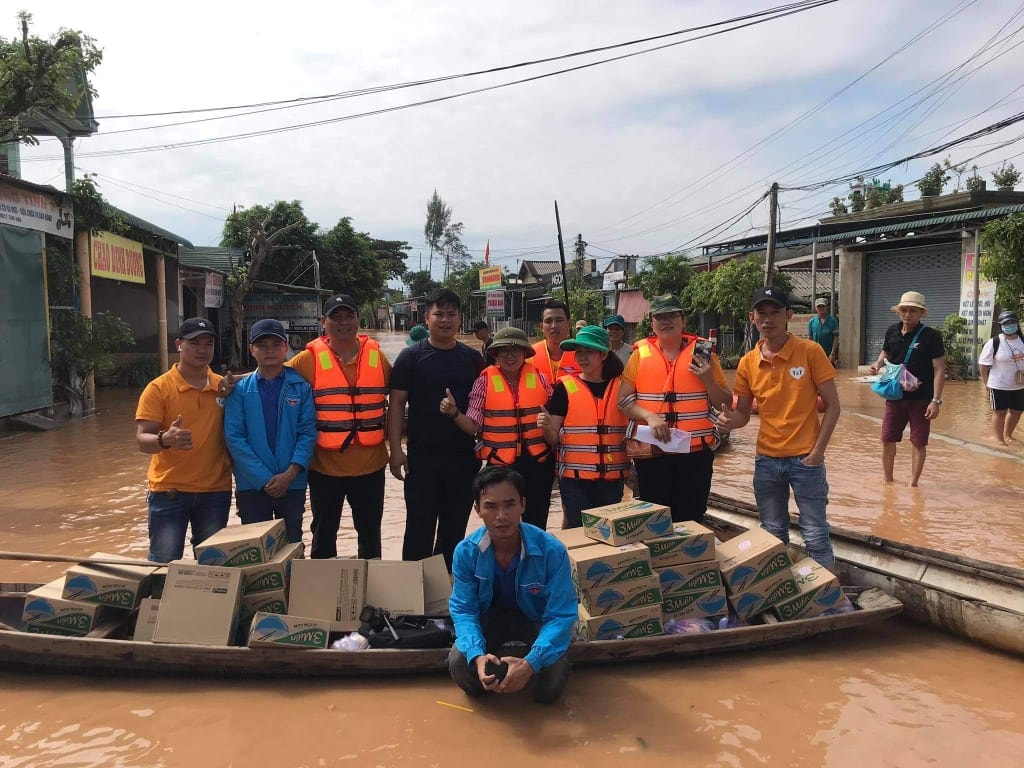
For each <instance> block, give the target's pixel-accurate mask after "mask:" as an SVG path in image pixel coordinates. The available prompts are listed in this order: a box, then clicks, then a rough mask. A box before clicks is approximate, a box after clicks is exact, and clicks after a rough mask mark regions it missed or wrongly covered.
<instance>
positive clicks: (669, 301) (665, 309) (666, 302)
mask: <svg viewBox="0 0 1024 768" xmlns="http://www.w3.org/2000/svg"><path fill="white" fill-rule="evenodd" d="M681 304H682V302H681V301H679V298H678V297H677V296H673V295H672V294H671V293H666V294H665V295H664V296H655V297H654V298H653V299H651V314H652V315H666V314H668V313H669V312H682V311H683V308H682V306H680V305H681Z"/></svg>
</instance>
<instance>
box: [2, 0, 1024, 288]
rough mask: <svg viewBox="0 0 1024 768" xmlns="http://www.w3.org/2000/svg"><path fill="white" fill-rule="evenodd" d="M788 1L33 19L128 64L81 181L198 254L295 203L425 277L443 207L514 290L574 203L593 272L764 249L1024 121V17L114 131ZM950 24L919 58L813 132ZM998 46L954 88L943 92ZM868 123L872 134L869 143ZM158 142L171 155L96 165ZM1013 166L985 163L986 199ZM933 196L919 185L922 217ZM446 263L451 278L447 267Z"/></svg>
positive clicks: (536, 54)
mask: <svg viewBox="0 0 1024 768" xmlns="http://www.w3.org/2000/svg"><path fill="white" fill-rule="evenodd" d="M781 3H782V0H755V1H753V2H751V1H748V0H731V1H730V2H711V1H710V0H708V1H706V2H695V1H691V0H685V1H684V0H677V1H676V2H671V1H670V0H634V1H633V2H628V3H624V2H599V1H595V0H592V1H591V2H586V3H583V2H574V3H568V2H550V0H515V2H510V1H508V0H494V1H493V2H479V1H478V0H477V1H474V2H470V1H469V0H466V1H459V2H455V1H452V2H436V3H415V2H381V1H380V0H375V1H374V2H355V1H353V2H345V3H332V4H327V3H320V2H318V3H312V2H303V1H302V0H294V1H293V2H290V3H272V4H271V3H263V2H248V3H246V4H244V6H240V5H239V4H227V3H217V2H209V0H207V2H203V3H197V2H192V1H191V0H179V1H178V2H175V3H171V4H148V3H147V4H142V5H140V4H138V3H122V2H101V3H84V2H81V0H75V1H74V2H65V1H64V0H46V2H34V3H27V2H24V3H22V6H23V7H27V10H29V11H30V12H31V13H32V14H33V15H34V24H33V31H34V33H35V34H38V35H40V36H43V37H49V36H50V35H51V34H53V33H54V32H56V30H57V29H58V28H59V27H61V26H65V27H71V28H74V29H80V30H82V31H84V32H86V33H88V34H89V35H91V36H92V37H94V38H95V39H96V41H97V42H98V44H99V45H100V46H101V47H102V48H103V50H104V60H103V63H102V64H101V65H100V67H99V69H98V70H97V72H96V73H95V74H94V76H93V84H94V86H95V88H96V89H97V91H98V92H99V97H98V98H97V99H96V100H95V102H94V107H95V111H96V115H97V117H98V118H99V123H100V130H99V133H98V134H96V135H95V136H93V137H91V138H88V139H82V140H79V141H77V142H76V161H75V165H76V168H77V169H78V170H77V173H78V174H79V175H81V174H82V173H96V174H99V176H98V180H99V183H100V188H101V190H102V191H103V193H104V194H105V195H106V196H107V198H108V199H109V200H110V201H111V202H113V203H114V204H115V205H117V206H119V207H121V208H124V209H126V210H128V211H130V212H132V213H134V214H136V215H138V216H141V217H142V218H145V219H147V220H149V221H151V222H153V223H155V224H158V225H160V226H162V227H164V228H166V229H169V230H171V231H173V232H175V233H177V234H179V235H181V236H183V237H185V238H187V239H188V240H190V241H192V242H193V243H194V244H196V245H217V244H218V243H219V240H220V234H221V229H222V226H223V222H224V217H225V216H226V215H227V213H229V212H230V210H231V206H232V205H233V204H239V205H251V204H255V203H260V204H271V203H273V202H274V201H275V200H293V199H297V200H301V201H302V203H303V206H304V208H305V211H306V214H307V216H308V217H309V218H310V219H311V220H313V221H315V222H317V223H319V224H320V226H321V227H323V228H325V229H329V228H330V227H332V226H333V225H334V224H335V223H337V221H338V219H340V218H341V217H343V216H351V217H352V219H353V222H354V225H355V227H356V228H357V229H358V230H361V231H365V232H369V233H371V234H372V235H374V236H376V237H381V238H389V239H403V240H408V241H409V242H410V243H411V244H412V245H413V246H414V248H413V250H412V252H411V256H410V259H409V267H410V268H411V269H417V268H419V263H420V262H419V258H420V253H421V252H422V258H423V265H424V268H425V266H426V261H427V250H426V248H424V247H423V224H424V219H425V210H426V203H427V200H428V198H429V197H430V195H431V193H432V192H433V191H434V189H435V188H436V189H437V191H438V192H439V194H440V195H441V196H442V198H443V199H444V200H445V201H446V202H447V203H448V204H449V205H451V207H452V208H453V210H454V219H455V220H457V221H462V222H463V223H464V224H465V236H464V240H465V242H466V244H467V246H468V247H469V248H470V249H471V251H472V252H473V256H474V258H475V259H480V258H482V255H483V249H484V245H485V243H486V241H487V240H490V246H491V256H492V263H498V264H501V265H503V266H505V267H507V268H509V269H510V270H515V269H516V268H517V266H518V262H519V260H520V259H523V258H531V259H545V258H557V239H556V231H555V222H554V210H553V201H554V200H557V201H558V204H559V208H560V212H561V220H562V227H563V232H564V235H565V239H566V241H567V247H568V245H569V243H568V241H571V240H573V239H575V236H576V234H577V233H582V235H583V239H584V240H586V241H587V242H588V243H589V247H588V251H589V254H590V255H591V256H594V257H596V258H598V259H599V263H600V264H602V265H603V264H604V263H606V262H605V260H606V259H608V258H611V256H612V254H614V253H637V254H642V255H650V254H657V253H661V252H665V251H668V250H671V249H674V248H677V247H679V246H682V245H689V246H695V245H699V244H701V243H704V242H708V240H709V237H706V236H702V235H703V233H705V232H707V231H708V230H712V229H713V228H715V227H716V226H717V225H719V224H721V223H723V222H727V221H729V220H731V219H734V218H737V217H738V219H737V221H736V223H735V224H734V225H733V226H732V227H731V228H729V229H727V230H722V231H721V232H714V233H713V234H712V235H711V236H710V239H711V240H714V239H720V236H733V235H734V236H740V235H743V234H754V233H755V232H756V231H757V228H759V227H760V228H762V231H763V228H764V226H765V224H766V222H767V205H766V204H764V203H761V204H760V205H758V206H756V207H755V208H754V209H753V210H752V211H751V212H750V214H748V215H745V216H739V214H741V213H742V212H743V211H744V210H745V209H746V208H748V207H749V206H750V205H752V204H753V203H754V202H755V201H756V200H757V198H758V197H760V195H761V194H763V192H764V191H765V190H766V189H767V186H768V184H770V182H771V181H773V180H777V181H779V182H781V183H782V184H784V185H791V186H798V185H805V184H808V183H812V182H816V181H820V180H824V179H830V178H834V177H836V176H838V175H840V174H841V173H847V172H852V171H856V170H859V169H863V168H868V167H871V166H874V165H878V164H881V163H883V162H885V161H888V160H895V159H898V158H900V157H903V156H906V155H909V154H912V153H914V152H917V151H920V150H922V149H925V148H928V147H931V146H934V145H937V144H939V143H942V142H944V141H948V140H950V139H953V138H956V137H958V136H961V135H963V134H965V133H967V132H969V131H971V130H974V129H977V128H979V127H982V126H985V125H988V124H990V123H994V122H996V121H998V120H1000V119H1002V118H1004V117H1007V116H1010V115H1013V114H1016V113H1018V112H1021V111H1024V83H1022V82H1021V81H1022V80H1024V75H1022V72H1024V66H1022V65H1024V48H1013V47H1012V46H1015V45H1019V44H1020V43H1021V42H1022V41H1024V33H1022V32H1021V31H1020V30H1021V27H1022V25H1024V6H1022V5H1021V3H1020V2H1019V0H839V2H836V3H833V4H831V5H826V6H824V7H821V8H817V9H814V10H810V11H807V12H805V13H800V14H797V15H793V16H789V17H787V18H783V19H779V20H776V21H770V22H767V23H765V24H761V25H759V26H754V27H750V28H748V29H743V30H740V31H735V32H728V33H726V34H723V35H720V36H717V37H711V38H709V39H705V40H699V41H696V42H690V43H686V44H683V45H676V46H673V47H669V48H666V49H664V50H659V51H655V52H651V53H645V54H643V55H638V56H634V57H632V58H628V59H625V60H622V61H613V62H610V63H606V64H601V65H599V66H595V67H591V68H588V69H584V70H582V71H577V72H570V73H566V74H560V75H556V76H553V77H549V78H546V79H541V80H538V81H535V82H529V83H524V84H519V85H513V86H510V87H505V88H499V89H497V90H491V91H488V92H485V93H478V94H473V95H467V96H463V97H461V98H456V99H450V100H446V101H441V102H438V103H434V104H428V105H425V106H418V107H414V108H411V109H400V110H397V111H392V112H388V113H385V114H380V115H375V116H367V117H360V118H358V119H351V120H343V121H335V122H328V123H327V124H325V125H320V126H316V127H310V128H304V129H301V130H291V131H285V132H280V133H276V134H270V135H263V136H257V137H254V138H245V139H236V140H230V141H224V142H219V143H213V144H208V145H205V146H197V147H179V148H174V147H173V146H172V145H174V144H177V143H181V142H190V141H195V140H203V139H214V138H220V137H225V136H230V135H234V134H241V133H248V132H254V131H265V130H267V129H274V128H279V127H287V126H293V125H296V124H300V123H311V122H317V121H331V120H336V119H337V118H341V117H344V116H348V115H355V114H358V113H362V112H369V111H373V110H380V109H387V108H391V107H396V106H400V105H404V104H409V103H413V102H418V101H423V100H427V99H435V98H438V97H444V96H448V95H451V94H455V93H459V92H462V91H468V90H472V89H479V88H482V87H487V86H492V85H497V84H501V83H506V82H509V81H513V80H518V79H521V78H525V77H533V76H536V75H539V74H543V73H545V72H552V71H554V70H557V69H563V68H567V67H572V66H578V65H580V64H584V63H588V62H593V61H596V60H598V59H601V58H608V57H611V56H615V55H621V54H622V53H626V52H634V51H637V50H641V49H644V48H650V47H653V46H656V45H664V44H665V43H670V42H676V41H679V40H682V39H685V38H686V37H687V36H685V35H684V36H676V37H671V38H666V39H663V40H660V41H656V42H652V43H647V44H643V45H637V46H632V47H630V48H627V49H619V50H617V51H610V52H605V53H602V54H595V55H588V56H584V57H576V58H572V59H567V60H562V61H559V62H554V63H550V64H544V65H538V66H531V67H524V68H520V69H514V70H511V71H506V72H500V73H496V74H491V75H484V76H476V77H465V78H459V79H455V80H449V81H447V82H442V83H436V84H431V85H425V86H419V87H413V88H406V89H403V90H393V91H389V92H384V93H376V94H368V95H363V96H358V97H353V98H345V99H340V100H332V101H328V102H326V103H322V104H305V105H302V106H299V107H294V108H288V109H279V110H276V111H270V112H263V113H261V114H253V115H249V116H245V117H235V118H233V119H218V120H212V121H206V122H200V123H194V124H189V125H176V126H172V127H164V128H155V129H150V130H140V131H136V132H128V133H116V131H124V130H126V129H131V128H140V127H148V126H161V125H166V124H167V123H180V122H181V121H183V120H195V119H198V118H209V117H213V116H222V115H224V114H231V113H224V112H210V113H200V114H192V115H172V116H164V117H146V118H121V119H115V118H114V117H113V116H117V115H129V114H139V113H148V112H165V111H183V110H194V109H206V108H212V107H222V106H233V105H247V104H255V103H262V102H269V101H279V100H286V99H296V98H301V97H310V96H319V95H324V94H334V93H339V92H344V91H352V90H357V89H366V88H372V87H377V86H384V85H393V84H398V83H404V82H409V81H414V80H422V79H428V78H435V77H440V76H445V75H453V74H460V73H466V72H472V71H476V70H481V69H487V68H491V67H497V66H504V65H510V64H517V63H520V62H526V61H530V60H534V59H538V58H544V57H550V56H557V55H561V54H566V53H571V52H575V51H581V50H584V49H588V48H593V47H598V46H606V45H611V44H615V43H622V42H627V41H630V40H634V39H638V38H644V37H651V36H655V35H662V34H666V33H671V32H675V31H678V30H682V29H686V28H690V27H694V26H697V25H702V24H708V23H713V22H717V21H721V20H723V19H725V18H728V17H736V16H740V15H742V14H745V13H751V12H755V11H759V10H763V9H767V8H769V7H772V6H773V5H780V4H781ZM229 6H230V7H229ZM243 7H244V10H235V9H236V8H243ZM15 12H16V8H15V7H13V6H8V11H7V18H6V19H4V20H2V27H0V29H2V30H3V31H2V33H0V34H2V35H3V36H4V37H7V38H10V37H13V36H15V35H16V34H17V33H18V28H17V20H16V18H15ZM930 26H933V27H934V28H933V29H932V30H931V31H930V32H928V33H927V34H926V35H925V36H923V37H921V39H919V40H917V42H915V43H913V45H911V46H910V47H908V48H906V50H904V51H903V52H902V53H899V54H898V55H896V56H895V57H893V58H892V59H891V60H890V61H888V62H887V63H885V64H883V65H882V66H880V67H879V68H877V69H876V70H875V71H873V72H871V73H870V74H869V75H867V76H866V77H865V78H864V79H862V80H861V81H860V82H858V83H856V84H854V85H852V86H851V87H849V88H848V90H846V91H845V92H843V93H841V94H840V95H838V96H835V98H834V99H833V100H832V101H831V102H830V103H829V104H828V105H827V106H825V107H824V108H822V109H821V110H819V111H818V112H816V113H815V114H813V115H810V116H806V117H802V116H803V115H804V114H805V113H806V112H808V111H809V110H812V109H814V108H815V107H817V106H818V105H820V104H821V103H822V102H823V101H824V100H826V99H828V98H829V97H832V96H833V95H834V94H836V93H837V92H838V91H840V90H841V89H843V88H845V87H847V86H849V85H850V84H851V83H852V82H853V81H854V80H855V79H856V78H858V77H860V76H861V75H863V74H864V73H865V72H867V71H868V70H869V69H871V68H872V67H874V66H875V65H877V64H879V62H881V61H882V60H883V59H885V58H886V57H888V56H890V55H891V54H893V53H894V52H896V51H897V50H898V49H899V48H900V47H901V46H904V45H906V44H907V43H908V42H910V41H911V40H913V39H914V38H915V37H917V36H919V35H921V33H923V32H925V31H926V30H927V29H928V28H929V27H930ZM1000 29H1002V31H1001V32H1000ZM994 35H995V36H996V37H995V39H994V40H993V39H992V38H993V36H994ZM690 36H691V37H692V35H690ZM986 44H987V45H988V46H989V47H988V48H987V50H986V51H984V52H982V53H980V54H979V55H977V56H976V57H975V58H974V59H973V60H972V61H971V62H970V63H969V64H967V65H966V66H965V67H963V68H961V69H960V70H959V71H957V72H956V73H954V74H953V75H951V76H949V77H948V78H947V79H946V80H943V81H940V82H939V83H937V84H936V86H941V87H939V88H938V89H937V90H934V89H935V88H936V86H931V87H930V88H926V86H928V84H929V83H930V82H931V81H933V80H936V79H937V78H940V77H942V76H943V75H944V74H945V73H947V72H949V71H950V70H953V69H954V68H955V67H957V66H958V65H960V64H961V63H963V62H964V61H966V60H968V59H969V58H970V57H972V56H975V54H978V52H979V49H982V48H983V47H984V46H986ZM1000 54H1002V55H1000ZM988 62H990V63H988ZM975 69H976V70H977V71H974V70H975ZM972 72H973V74H971V73H972ZM957 78H959V79H957ZM922 88H925V90H922V91H921V92H920V93H918V94H917V95H916V96H911V94H913V93H914V92H915V91H919V89H922ZM1017 89H1019V90H1017ZM933 90H934V92H932V91H933ZM924 97H927V98H924ZM923 98H924V100H923V101H921V103H920V104H917V105H916V106H915V104H916V103H917V102H918V101H919V100H921V99H923ZM997 102H998V103H997ZM993 105H995V106H993ZM990 107H991V109H989V108H990ZM885 110H888V111H885ZM983 110H987V111H984V112H983ZM981 112H983V114H980V115H977V116H976V117H972V116H974V115H976V113H981ZM879 113H881V114H879ZM968 118H970V119H968ZM965 120H966V122H964V121H965ZM862 121H869V122H867V123H866V124H865V125H864V126H863V127H860V128H856V129H855V127H856V126H857V125H858V124H859V123H861V122H862ZM851 129H855V130H851ZM847 132H848V133H847ZM844 133H846V135H845V136H844V135H843V134H844ZM1021 133H1022V129H1021V125H1020V124H1018V125H1015V126H1011V127H1009V128H1007V129H1005V130H1003V131H1002V132H1000V133H998V134H995V135H993V136H989V137H985V138H982V139H979V140H977V141H975V142H974V143H973V144H968V145H964V146H961V147H957V148H956V149H953V150H951V151H950V153H949V154H950V155H951V157H952V159H953V160H954V161H958V160H960V159H962V158H967V157H970V156H972V155H974V154H977V153H978V152H982V151H985V150H992V149H993V147H994V145H995V144H996V143H998V142H1001V141H1005V140H1009V139H1012V138H1014V137H1016V136H1017V135H1020V134H1021ZM773 134H774V136H773ZM765 139H768V141H765V142H764V143H762V144H760V146H757V147H756V148H754V149H753V151H749V152H748V150H750V149H751V148H752V147H754V146H755V145H757V144H758V142H761V141H762V140H765ZM829 142H831V143H829ZM1022 143H1024V142H1022ZM135 147H159V149H156V150H154V151H146V152H140V153H134V154H109V155H98V156H90V153H96V152H106V151H110V150H124V149H129V148H135ZM816 150H817V151H816ZM1022 151H1024V149H1022V147H1021V144H1015V145H1012V146H1009V147H1005V148H1002V149H995V151H992V152H990V153H989V154H986V155H984V156H983V157H981V158H978V160H977V161H976V162H977V164H978V165H979V166H990V165H991V164H993V163H995V164H996V165H998V162H999V161H1000V160H1002V159H1003V158H1010V157H1013V156H1016V155H1018V154H1019V153H1020V152H1022ZM743 153H746V154H743ZM808 153H813V154H810V156H807V155H808ZM741 155H742V156H741ZM738 156H741V157H738ZM805 156H807V157H805ZM801 158H803V159H801ZM931 162H934V160H919V161H915V162H913V163H910V164H908V165H907V166H905V167H899V168H896V169H894V170H892V171H890V172H887V173H885V174H883V176H882V178H883V180H888V179H891V180H892V181H893V183H899V182H906V183H909V182H913V181H914V180H916V179H918V178H920V176H921V174H922V173H923V171H924V170H926V168H927V167H928V165H930V163H931ZM1022 164H1024V163H1021V161H1020V160H1019V159H1018V160H1017V165H1018V166H1019V165H1022ZM723 166H724V167H723ZM990 170H991V168H984V171H985V175H986V178H988V171H990ZM23 176H24V177H25V178H26V179H28V180H30V181H35V182H38V183H49V184H53V185H54V186H57V187H62V186H63V164H62V161H61V160H60V159H59V145H58V144H56V143H55V142H54V141H52V140H47V141H43V143H42V144H41V145H40V146H39V147H37V148H28V149H26V150H24V151H23ZM989 186H990V188H991V187H992V184H991V181H989ZM847 192H848V189H847V188H846V185H845V184H842V185H839V186H835V187H830V188H828V189H825V190H822V191H820V192H815V193H812V192H807V191H784V192H783V193H782V196H781V204H782V226H783V227H787V226H791V225H793V224H794V223H795V222H799V223H800V224H803V223H807V222H808V221H810V222H813V221H814V220H815V219H816V217H818V216H820V215H822V214H827V207H828V201H829V200H831V198H832V197H833V196H834V195H836V194H840V195H845V194H846V193H847ZM916 196H917V191H916V190H908V192H907V197H908V199H909V198H912V197H916ZM434 266H435V273H437V272H439V265H438V263H437V261H436V260H435V265H434Z"/></svg>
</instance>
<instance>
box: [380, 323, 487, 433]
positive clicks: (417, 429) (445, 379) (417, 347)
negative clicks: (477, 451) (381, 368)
mask: <svg viewBox="0 0 1024 768" xmlns="http://www.w3.org/2000/svg"><path fill="white" fill-rule="evenodd" d="M483 367H484V366H483V358H481V357H480V353H479V352H477V351H476V350H475V349H473V348H472V347H468V346H466V345H465V344H463V343H462V342H456V344H455V346H454V347H453V348H452V349H436V348H435V347H432V346H430V342H429V341H426V340H424V341H421V342H418V343H416V344H413V345H412V346H411V347H406V348H405V349H403V350H402V351H401V353H400V354H399V355H398V359H397V360H395V363H394V365H393V366H392V368H391V388H392V389H401V390H403V391H405V392H407V393H408V396H409V401H408V402H409V424H408V441H409V448H410V450H428V451H432V450H438V449H440V450H450V449H457V450H468V451H472V450H473V445H474V440H473V438H472V437H470V436H469V435H467V434H466V433H465V432H463V431H462V430H461V429H459V428H458V427H457V426H455V422H454V420H452V419H449V418H448V417H447V416H445V415H444V414H443V413H441V400H442V399H443V398H444V396H445V389H450V390H451V391H452V395H454V396H455V403H456V405H458V407H459V410H460V411H462V412H463V413H465V412H466V409H467V408H468V407H469V390H470V389H472V387H473V382H474V381H475V380H476V377H477V376H479V375H480V371H482V370H483Z"/></svg>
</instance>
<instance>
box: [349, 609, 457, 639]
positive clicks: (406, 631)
mask: <svg viewBox="0 0 1024 768" xmlns="http://www.w3.org/2000/svg"><path fill="white" fill-rule="evenodd" d="M370 610H371V611H372V612H373V613H372V615H371V614H368V613H367V612H366V611H365V609H364V613H363V614H360V616H359V618H360V620H362V622H363V624H362V626H361V627H359V634H361V635H362V636H363V637H365V638H366V639H367V640H369V641H370V647H371V648H450V647H451V645H452V643H454V642H455V632H454V628H453V627H452V622H451V619H449V618H448V617H447V616H436V617H435V616H395V617H392V616H391V615H390V614H389V613H388V612H387V611H384V610H381V609H380V608H371V609H370Z"/></svg>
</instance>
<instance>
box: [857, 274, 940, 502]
mask: <svg viewBox="0 0 1024 768" xmlns="http://www.w3.org/2000/svg"><path fill="white" fill-rule="evenodd" d="M892 310H893V312H896V313H898V314H899V316H900V322H898V323H893V324H892V325H890V326H889V328H888V329H887V330H886V332H885V341H884V342H883V344H882V351H881V352H880V353H879V354H878V359H877V360H876V361H875V363H874V365H872V366H871V367H870V368H869V369H868V370H869V371H871V373H878V371H879V370H880V369H881V368H883V367H884V363H885V362H886V361H888V362H889V363H892V364H894V365H899V364H901V363H903V361H904V360H906V361H907V362H906V368H907V370H908V371H910V373H912V374H914V376H916V377H917V379H918V381H920V382H921V385H920V387H918V388H917V389H915V390H913V391H909V390H906V389H904V391H903V399H902V400H886V401H885V414H884V416H883V418H882V474H883V476H884V478H885V482H887V483H891V482H892V481H893V465H894V464H895V461H896V443H898V442H900V441H901V440H903V430H904V429H905V428H906V426H907V424H908V423H909V424H910V444H911V446H912V457H911V470H910V474H911V476H910V487H911V488H916V487H917V484H918V481H919V480H920V479H921V471H922V470H923V469H924V460H925V457H926V456H927V446H928V435H929V434H930V433H931V422H932V419H934V418H936V417H937V416H938V415H939V407H940V406H941V405H942V388H943V386H944V385H945V383H946V349H945V347H944V346H943V344H942V336H941V334H939V332H938V331H936V330H935V329H934V328H929V327H928V326H926V325H925V324H924V323H922V322H921V320H922V318H924V317H927V316H928V307H927V306H926V305H925V299H924V294H923V293H918V292H917V291H907V292H906V293H904V294H903V296H901V297H900V301H899V303H898V304H896V305H895V306H894V307H893V308H892ZM908 349H910V350H911V352H910V357H909V359H908V358H907V350H908Z"/></svg>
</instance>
